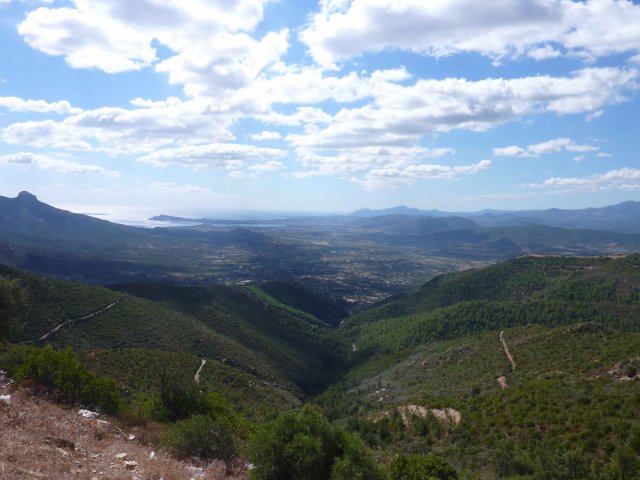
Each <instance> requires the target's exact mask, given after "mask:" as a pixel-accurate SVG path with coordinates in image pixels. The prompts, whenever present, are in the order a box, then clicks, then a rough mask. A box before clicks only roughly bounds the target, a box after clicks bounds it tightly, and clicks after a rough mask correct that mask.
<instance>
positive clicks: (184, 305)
mask: <svg viewBox="0 0 640 480" xmlns="http://www.w3.org/2000/svg"><path fill="white" fill-rule="evenodd" d="M1 274H2V276H3V277H6V278H10V279H13V280H14V281H17V282H18V284H19V285H21V286H22V289H23V291H24V292H25V297H26V304H27V310H26V312H25V314H24V315H23V319H22V320H23V321H22V323H23V325H22V327H23V328H22V330H21V332H20V333H19V337H17V338H16V339H15V340H16V341H20V342H27V343H31V344H34V345H42V344H44V343H49V344H52V345H53V346H55V347H57V348H62V347H67V346H70V347H72V348H74V349H75V350H76V351H78V352H80V353H81V354H82V355H83V356H84V357H86V358H89V359H90V358H94V357H95V356H96V355H97V356H98V357H96V358H108V359H110V360H107V361H106V362H102V363H100V362H99V363H96V368H98V366H99V370H100V372H101V373H102V374H105V375H109V376H114V377H116V378H117V379H118V380H120V381H124V380H127V381H129V379H130V378H134V379H135V381H134V383H135V384H136V385H137V384H140V386H141V388H142V387H144V388H142V390H141V391H144V390H145V389H147V388H150V386H149V385H148V384H146V383H145V381H143V380H141V379H142V378H143V377H145V376H147V377H153V376H154V375H155V376H157V369H155V370H154V369H151V370H149V368H150V365H152V364H157V363H158V362H159V361H160V359H161V358H164V357H165V356H166V355H173V356H176V355H178V356H180V355H182V356H186V357H188V358H189V360H188V363H190V364H192V367H190V368H192V369H193V370H194V372H195V369H196V368H197V366H198V364H199V362H200V359H202V358H204V359H206V360H207V361H208V366H207V368H206V369H205V370H204V373H203V381H206V378H207V375H208V374H207V371H209V370H215V369H222V370H223V371H225V372H226V373H225V375H226V376H227V377H229V378H231V377H233V378H232V380H230V383H229V385H227V386H226V387H225V389H226V390H228V391H229V393H230V395H231V396H232V397H233V396H240V397H244V398H245V403H247V402H246V400H247V399H249V398H252V397H255V395H248V396H247V395H244V394H243V393H242V392H243V391H244V390H243V389H238V388H236V386H234V385H235V383H234V382H236V383H237V382H240V383H241V384H242V385H244V386H245V387H246V385H249V384H254V385H262V386H264V385H268V387H269V388H268V389H269V390H272V392H271V393H268V394H267V393H265V392H263V393H261V394H260V395H261V396H262V397H263V399H266V398H270V397H272V396H273V395H275V396H278V397H282V398H281V400H279V401H275V402H271V403H275V404H280V405H282V402H283V401H284V400H283V399H286V403H287V404H288V405H291V404H295V403H297V402H299V400H298V398H301V397H304V396H305V395H306V394H308V393H314V392H318V390H319V389H321V388H323V387H324V386H325V385H326V383H327V382H328V381H329V380H330V379H332V378H334V377H335V375H336V374H337V371H338V369H340V368H341V366H342V362H343V359H344V358H345V357H346V351H347V349H346V346H344V344H343V343H341V342H340V341H339V340H338V339H337V338H336V335H335V331H334V330H333V329H332V328H331V327H330V326H329V325H327V324H326V323H324V322H323V321H321V320H318V319H316V318H315V317H313V316H311V315H310V314H307V313H304V312H299V311H297V310H295V309H294V308H292V307H288V306H285V305H279V303H278V302H276V301H273V302H268V301H267V298H268V297H267V296H266V294H264V293H261V294H260V295H257V294H255V293H253V292H252V291H251V290H249V289H246V288H241V287H224V286H215V287H206V288H204V287H202V288H200V287H178V286H171V285H168V284H154V283H135V284H129V285H128V288H129V290H131V291H132V292H134V293H137V294H138V295H141V296H147V297H150V298H152V299H145V298H140V297H138V296H135V295H133V294H131V293H128V292H124V290H126V288H125V286H122V285H121V286H120V287H119V288H121V290H123V292H120V291H114V290H111V289H107V288H102V287H96V286H89V285H83V284H79V283H76V282H71V281H63V280H57V279H51V278H47V277H42V276H38V275H32V274H26V273H22V272H20V271H17V270H14V269H11V268H8V267H2V271H1ZM105 307H106V308H105ZM60 325H62V327H61V328H59V329H57V330H55V328H56V327H58V326H60ZM47 333H48V336H47V337H46V338H45V339H43V340H42V339H41V337H43V336H44V335H45V334H47ZM115 351H119V352H125V353H124V354H123V353H121V354H119V355H118V356H114V355H115V354H113V352H115ZM176 358H177V357H176ZM114 359H118V362H116V363H114V362H112V361H111V360H114ZM185 361H186V360H184V359H183V360H181V363H185ZM117 365H119V366H117ZM123 369H125V370H129V371H130V373H129V374H127V375H124V374H123V373H122V371H121V370H123ZM141 369H142V370H141ZM142 371H144V372H146V373H145V375H142V374H140V375H138V374H137V373H135V372H142ZM230 372H231V373H230ZM234 376H235V377H234ZM151 386H152V385H151ZM219 386H220V385H217V384H215V382H214V383H212V388H213V387H216V388H217V387H219ZM274 392H275V393H274ZM254 393H255V392H254ZM267 403H269V402H267V401H266V400H265V404H264V405H263V407H265V408H263V409H264V410H268V409H269V408H266V407H267V405H266V404H267Z"/></svg>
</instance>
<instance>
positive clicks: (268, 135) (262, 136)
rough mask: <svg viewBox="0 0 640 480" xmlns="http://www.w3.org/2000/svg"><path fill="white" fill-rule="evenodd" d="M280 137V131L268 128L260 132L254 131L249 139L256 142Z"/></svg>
mask: <svg viewBox="0 0 640 480" xmlns="http://www.w3.org/2000/svg"><path fill="white" fill-rule="evenodd" d="M281 138H282V135H280V132H273V131H269V130H263V131H262V132H260V133H254V134H253V135H251V140H255V141H257V142H261V141H264V140H280V139H281Z"/></svg>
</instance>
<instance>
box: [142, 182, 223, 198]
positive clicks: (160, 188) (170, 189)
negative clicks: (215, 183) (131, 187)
mask: <svg viewBox="0 0 640 480" xmlns="http://www.w3.org/2000/svg"><path fill="white" fill-rule="evenodd" d="M145 189H146V190H148V191H151V192H157V193H178V194H181V195H211V194H214V193H215V192H214V191H213V190H211V189H210V188H206V187H199V186H197V185H189V184H177V183H173V182H154V183H151V184H150V185H148V186H147V187H146V188H145Z"/></svg>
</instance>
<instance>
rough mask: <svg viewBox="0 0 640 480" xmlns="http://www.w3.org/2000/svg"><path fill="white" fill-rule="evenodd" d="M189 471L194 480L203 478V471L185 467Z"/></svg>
mask: <svg viewBox="0 0 640 480" xmlns="http://www.w3.org/2000/svg"><path fill="white" fill-rule="evenodd" d="M187 468H188V469H189V470H191V475H193V477H194V478H204V471H203V470H202V469H201V468H198V467H187Z"/></svg>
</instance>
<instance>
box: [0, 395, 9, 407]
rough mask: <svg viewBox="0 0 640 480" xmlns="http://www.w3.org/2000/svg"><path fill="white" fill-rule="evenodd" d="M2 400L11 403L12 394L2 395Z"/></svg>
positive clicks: (0, 400) (0, 397)
mask: <svg viewBox="0 0 640 480" xmlns="http://www.w3.org/2000/svg"><path fill="white" fill-rule="evenodd" d="M0 402H2V403H6V404H7V405H11V395H0Z"/></svg>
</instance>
